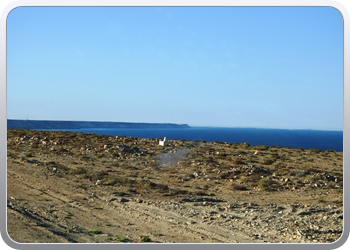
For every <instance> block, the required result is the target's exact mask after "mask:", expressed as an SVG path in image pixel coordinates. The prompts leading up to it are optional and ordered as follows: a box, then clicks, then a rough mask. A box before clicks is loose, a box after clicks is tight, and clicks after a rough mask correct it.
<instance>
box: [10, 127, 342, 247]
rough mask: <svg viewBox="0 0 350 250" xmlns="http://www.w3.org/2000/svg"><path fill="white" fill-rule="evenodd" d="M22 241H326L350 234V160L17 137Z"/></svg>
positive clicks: (37, 134) (103, 139)
mask: <svg viewBox="0 0 350 250" xmlns="http://www.w3.org/2000/svg"><path fill="white" fill-rule="evenodd" d="M7 137H8V139H7V143H8V144H7V194H8V196H7V208H8V209H7V214H8V216H7V229H8V234H9V236H10V237H11V238H12V239H13V240H14V241H16V242H23V243H24V242H34V243H37V242H40V243H44V242H65V243H80V242H84V243H91V242H101V243H123V242H128V243H143V242H150V243H209V242H210V243H257V242H258V243H261V242H266V243H268V242H270V243H274V242H275V243H279V242H286V243H287V242H293V243H316V242H317V243H325V242H334V241H336V240H337V239H338V238H339V237H340V236H341V234H342V229H343V192H342V191H343V189H342V188H343V153H342V152H335V151H331V150H330V151H320V150H317V149H311V150H303V149H289V148H280V147H268V146H264V145H262V146H254V147H253V146H250V145H249V144H248V143H242V144H228V143H221V142H213V143H207V142H205V141H195V142H193V141H180V140H172V141H171V143H172V144H171V145H167V146H164V147H163V146H159V139H140V138H131V137H124V136H118V137H112V136H99V135H95V134H83V133H71V132H49V131H28V130H8V135H7Z"/></svg>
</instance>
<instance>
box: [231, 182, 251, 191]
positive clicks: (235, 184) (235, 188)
mask: <svg viewBox="0 0 350 250" xmlns="http://www.w3.org/2000/svg"><path fill="white" fill-rule="evenodd" d="M231 189H232V190H248V187H247V186H244V185H240V184H238V183H232V184H231Z"/></svg>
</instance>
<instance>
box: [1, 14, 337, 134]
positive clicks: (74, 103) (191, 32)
mask: <svg viewBox="0 0 350 250" xmlns="http://www.w3.org/2000/svg"><path fill="white" fill-rule="evenodd" d="M27 115H28V119H30V120H76V121H120V122H160V123H186V124H189V125H190V126H216V127H259V128H288V129H325V130H342V129H343V19H342V16H341V14H340V13H339V12H338V11H337V10H336V9H333V8H328V7H260V8H259V7H223V8H221V7H187V8H186V7H164V8H160V7H157V8H155V7H137V8H135V7H130V8H127V7H107V8H105V7H97V8H93V7H59V8H58V7H51V8H50V7H21V8H17V9H14V10H13V11H12V12H11V13H10V14H9V16H8V19H7V117H8V118H9V119H26V117H27Z"/></svg>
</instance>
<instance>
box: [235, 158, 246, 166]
mask: <svg viewBox="0 0 350 250" xmlns="http://www.w3.org/2000/svg"><path fill="white" fill-rule="evenodd" d="M232 164H234V165H244V164H245V163H244V161H243V160H242V159H234V160H233V161H232Z"/></svg>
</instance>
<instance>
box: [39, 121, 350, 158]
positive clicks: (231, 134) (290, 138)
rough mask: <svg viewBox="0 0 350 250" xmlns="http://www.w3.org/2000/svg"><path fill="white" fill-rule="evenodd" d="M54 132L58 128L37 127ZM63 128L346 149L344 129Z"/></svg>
mask: <svg viewBox="0 0 350 250" xmlns="http://www.w3.org/2000/svg"><path fill="white" fill-rule="evenodd" d="M38 130H49V131H54V130H55V129H38ZM60 131H71V132H82V133H93V134H97V135H111V136H127V137H134V138H135V137H136V138H148V139H152V138H164V137H167V138H168V139H169V140H174V139H178V140H191V141H196V140H199V141H206V142H215V141H218V142H227V143H239V144H240V143H243V142H247V143H249V144H250V145H251V146H260V145H266V146H280V147H283V148H285V147H289V148H293V149H299V148H303V149H320V150H322V151H325V150H334V151H337V152H343V131H324V130H289V129H260V128H214V127H191V128H188V129H159V128H158V129H112V128H111V129H106V128H103V129H98V128H86V129H60Z"/></svg>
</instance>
